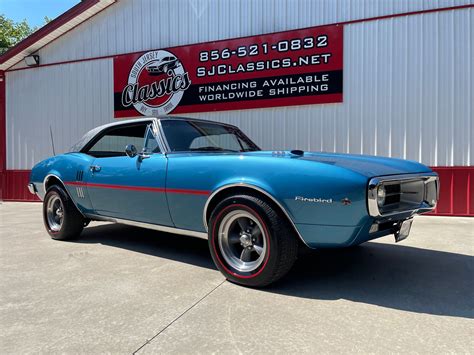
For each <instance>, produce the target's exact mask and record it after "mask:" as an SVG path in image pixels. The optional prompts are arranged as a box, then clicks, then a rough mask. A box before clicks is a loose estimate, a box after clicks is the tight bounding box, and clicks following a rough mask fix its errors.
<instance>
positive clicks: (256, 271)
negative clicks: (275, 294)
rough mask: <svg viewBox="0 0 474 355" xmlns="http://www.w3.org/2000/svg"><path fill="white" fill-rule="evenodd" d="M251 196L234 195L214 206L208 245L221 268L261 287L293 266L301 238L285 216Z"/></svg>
mask: <svg viewBox="0 0 474 355" xmlns="http://www.w3.org/2000/svg"><path fill="white" fill-rule="evenodd" d="M278 212H279V211H278V210H276V209H275V208H274V207H273V206H272V205H271V204H270V203H268V202H266V201H264V200H262V199H260V198H257V197H255V196H250V195H239V196H231V197H228V198H226V199H224V200H223V201H221V202H220V203H219V204H218V205H217V206H216V208H215V209H214V211H213V213H212V215H211V218H210V223H209V248H210V251H211V255H212V258H213V260H214V262H215V264H216V266H217V267H218V268H219V270H220V271H221V272H222V273H223V274H224V275H225V276H226V277H227V279H229V280H230V281H232V282H235V283H239V284H242V285H246V286H254V287H261V286H266V285H268V284H270V283H272V282H275V281H276V280H278V279H279V278H281V277H282V276H284V275H285V274H286V273H287V272H288V271H289V270H290V269H291V267H292V266H293V263H294V261H295V260H296V256H297V252H298V241H297V239H296V237H295V235H294V231H293V230H292V228H291V226H290V225H289V223H288V221H287V220H286V218H285V217H284V216H280V215H279V213H278Z"/></svg>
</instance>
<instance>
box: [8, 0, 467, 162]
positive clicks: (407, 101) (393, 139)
mask: <svg viewBox="0 0 474 355" xmlns="http://www.w3.org/2000/svg"><path fill="white" fill-rule="evenodd" d="M466 3H471V2H469V1H409V0H405V1H389V0H384V1H343V0H338V1H330V0H326V1H309V0H305V1H291V0H281V1H271V0H265V1H264V0H262V1H250V0H247V1H230V0H229V1H218V2H217V1H205V0H202V1H198V0H194V1H192V0H190V1H184V0H182V1H159V2H158V1H151V0H133V1H131V0H121V1H119V2H118V3H117V4H115V5H113V6H111V7H110V8H109V9H107V10H105V11H103V12H102V13H100V14H99V15H97V16H95V17H94V18H93V19H91V20H89V21H87V22H86V23H84V24H82V25H80V26H79V27H78V28H77V29H75V30H73V31H71V32H69V33H68V34H66V35H64V36H62V37H61V38H60V39H58V40H56V41H55V42H53V43H51V44H50V45H48V46H46V47H44V48H43V49H42V50H41V51H40V56H41V61H42V63H54V62H57V61H63V60H75V59H84V58H90V57H95V56H102V55H109V54H118V53H127V52H132V51H138V50H147V49H155V48H164V47H167V46H174V45H183V44H190V43H197V42H204V41H208V40H216V39H225V38H232V37H238V36H244V35H253V34H260V33H268V32H274V31H281V30H287V29H294V28H300V27H307V26H314V25H322V24H327V23H333V22H341V21H346V20H353V19H360V18H367V17H372V16H380V15H387V14H392V13H401V12H407V11H416V10H422V9H429V8H438V7H445V6H453V5H462V4H466ZM473 16H474V9H473V8H468V9H459V10H455V11H446V12H435V13H429V14H420V15H414V16H406V17H397V18H391V19H384V20H377V21H371V22H362V23H356V24H350V25H346V26H345V33H344V102H343V103H342V104H329V105H310V106H300V107H283V108H271V109H256V110H243V111H228V112H215V113H205V114H193V115H192V116H194V117H201V118H210V119H214V120H222V121H226V122H231V123H234V124H237V125H238V126H240V127H241V128H242V129H243V130H244V131H245V132H247V133H248V134H249V135H250V136H251V137H252V138H253V139H254V140H255V141H256V142H258V144H259V145H260V146H262V147H263V148H266V149H282V148H283V149H286V148H301V149H305V150H325V151H338V152H350V153H367V154H378V155H385V156H394V157H403V158H408V159H414V160H419V161H421V162H423V163H425V164H428V165H431V166H450V165H471V164H472V161H471V160H472V154H473V149H474V148H473V145H472V143H471V139H472V137H473V131H474V123H473V118H472V117H473V107H472V105H473V104H472V102H471V101H472V98H473V96H474V88H473V87H472V86H473V82H474V80H473V76H474V68H473V64H472V60H471V58H473V57H474V53H473V51H474V44H473V41H474V33H473V27H474V19H473ZM169 19H174V20H172V21H170V20H169ZM6 82H7V168H8V169H30V168H31V167H32V166H33V165H34V163H36V162H37V161H39V160H41V159H43V158H44V157H46V156H49V155H51V143H50V139H49V126H50V125H51V128H52V130H53V134H54V137H55V145H56V151H57V152H58V151H59V152H61V151H65V150H67V148H68V147H69V146H70V145H72V143H73V142H74V141H75V140H76V139H78V138H79V136H80V135H82V133H84V132H85V131H86V130H88V129H90V128H92V127H94V126H97V125H99V124H102V123H106V122H110V121H112V120H113V118H112V117H113V88H112V86H113V77H112V59H101V60H94V61H87V62H78V63H71V64H62V65H57V66H48V67H40V68H36V69H28V70H20V71H13V72H7V80H6Z"/></svg>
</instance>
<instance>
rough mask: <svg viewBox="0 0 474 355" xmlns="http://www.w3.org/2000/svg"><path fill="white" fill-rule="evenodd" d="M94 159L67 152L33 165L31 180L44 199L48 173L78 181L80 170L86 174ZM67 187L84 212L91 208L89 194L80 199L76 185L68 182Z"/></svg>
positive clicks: (65, 179)
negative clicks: (70, 184)
mask: <svg viewBox="0 0 474 355" xmlns="http://www.w3.org/2000/svg"><path fill="white" fill-rule="evenodd" d="M93 159H94V158H92V157H91V156H88V155H86V154H82V153H67V154H62V155H57V156H54V157H51V158H48V159H46V160H43V161H42V162H40V163H38V164H36V165H35V166H34V167H33V169H32V170H31V176H30V182H32V183H34V184H35V187H36V189H37V191H38V196H39V197H40V198H41V200H43V199H44V196H45V194H46V191H45V186H44V181H45V178H46V177H47V176H48V175H54V176H56V177H58V178H59V179H60V180H61V181H63V182H64V183H66V182H71V181H76V178H77V172H78V171H80V170H83V171H84V177H85V176H86V173H87V171H88V170H87V169H88V168H89V166H90V165H91V163H92V161H93ZM65 188H66V190H67V192H68V193H69V196H70V197H71V198H72V199H73V200H74V202H75V203H76V205H77V206H78V207H79V208H80V209H81V211H82V212H87V211H89V210H90V209H91V204H90V200H89V198H88V197H87V196H86V198H84V199H79V198H77V192H76V189H75V187H74V186H68V185H67V184H66V186H65Z"/></svg>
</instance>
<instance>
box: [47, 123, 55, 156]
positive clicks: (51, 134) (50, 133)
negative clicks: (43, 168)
mask: <svg viewBox="0 0 474 355" xmlns="http://www.w3.org/2000/svg"><path fill="white" fill-rule="evenodd" d="M49 136H50V137H51V147H52V148H53V155H56V152H55V150H54V139H53V130H52V128H51V125H49Z"/></svg>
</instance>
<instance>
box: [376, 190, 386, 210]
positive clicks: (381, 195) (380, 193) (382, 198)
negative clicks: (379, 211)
mask: <svg viewBox="0 0 474 355" xmlns="http://www.w3.org/2000/svg"><path fill="white" fill-rule="evenodd" d="M385 195H386V192H385V187H384V186H383V185H380V186H379V187H378V188H377V204H378V205H379V207H382V206H383V204H384V203H385Z"/></svg>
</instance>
